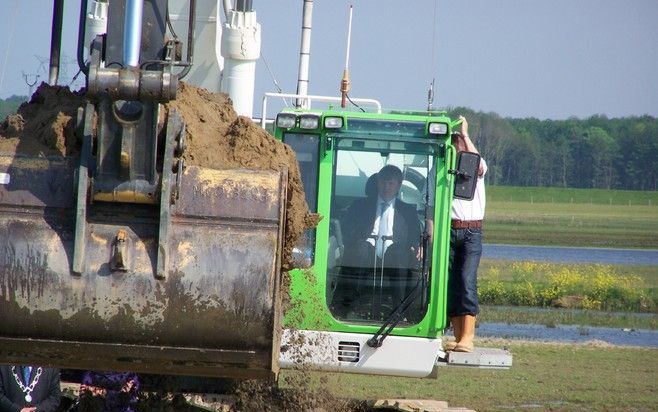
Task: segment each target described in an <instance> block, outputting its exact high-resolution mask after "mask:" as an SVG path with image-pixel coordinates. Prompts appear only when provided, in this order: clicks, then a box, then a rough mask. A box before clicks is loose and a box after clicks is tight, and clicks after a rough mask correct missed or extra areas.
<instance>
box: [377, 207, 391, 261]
mask: <svg viewBox="0 0 658 412" xmlns="http://www.w3.org/2000/svg"><path fill="white" fill-rule="evenodd" d="M389 206H390V203H389V202H381V203H380V205H379V210H380V214H379V230H378V232H377V235H378V236H379V239H378V242H377V256H379V257H380V258H381V257H382V256H383V254H384V243H385V241H384V239H382V236H387V235H388V234H389V233H388V232H389V228H388V213H387V211H388V208H389Z"/></svg>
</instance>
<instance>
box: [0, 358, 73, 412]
mask: <svg viewBox="0 0 658 412" xmlns="http://www.w3.org/2000/svg"><path fill="white" fill-rule="evenodd" d="M59 402H60V388H59V369H53V368H44V367H37V366H18V365H9V366H6V365H3V366H0V412H53V411H55V410H56V409H57V408H58V407H59Z"/></svg>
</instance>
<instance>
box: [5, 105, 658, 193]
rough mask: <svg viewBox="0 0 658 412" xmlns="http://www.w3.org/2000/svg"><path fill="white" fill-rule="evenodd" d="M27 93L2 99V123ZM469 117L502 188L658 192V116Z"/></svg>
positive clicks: (492, 179)
mask: <svg viewBox="0 0 658 412" xmlns="http://www.w3.org/2000/svg"><path fill="white" fill-rule="evenodd" d="M25 100H27V97H25V96H12V97H10V98H8V99H4V100H3V99H0V122H1V121H4V119H5V117H6V116H7V115H9V114H12V113H15V112H16V110H17V109H18V106H19V105H20V104H21V103H22V102H24V101H25ZM448 114H449V115H450V116H451V117H453V118H456V117H457V115H460V114H461V115H464V116H466V118H467V119H468V122H469V126H470V131H469V132H470V134H471V138H472V139H473V141H474V143H475V145H476V146H477V147H478V150H479V151H480V153H481V154H482V156H483V157H484V158H485V159H486V161H487V165H488V166H489V172H488V173H487V176H486V179H487V184H490V185H500V186H537V187H543V186H548V187H571V188H596V189H629V190H658V119H656V118H655V117H651V116H638V117H623V118H614V119H609V118H607V117H606V116H602V115H597V116H592V117H589V118H587V119H583V120H581V119H576V118H570V119H567V120H539V119H536V118H524V119H513V118H503V117H501V116H499V115H497V114H496V113H484V112H476V111H473V110H471V109H469V108H466V107H455V108H450V109H448Z"/></svg>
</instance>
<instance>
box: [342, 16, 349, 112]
mask: <svg viewBox="0 0 658 412" xmlns="http://www.w3.org/2000/svg"><path fill="white" fill-rule="evenodd" d="M351 38H352V5H351V4H350V18H349V24H348V26H347V52H346V53H345V69H343V78H342V79H341V81H340V94H341V100H340V107H343V108H344V107H345V105H346V103H347V101H346V100H347V92H349V91H350V69H349V67H350V40H351Z"/></svg>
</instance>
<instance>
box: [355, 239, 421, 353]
mask: <svg viewBox="0 0 658 412" xmlns="http://www.w3.org/2000/svg"><path fill="white" fill-rule="evenodd" d="M421 239H422V245H423V253H422V266H421V272H420V279H418V281H417V282H416V284H415V285H414V287H413V289H412V290H411V292H409V294H408V295H407V296H406V297H405V298H404V299H402V302H400V303H399V304H398V305H397V306H396V307H395V309H393V312H391V314H390V315H389V316H388V318H387V319H386V320H385V321H384V323H383V324H382V326H381V327H380V328H379V330H377V332H375V334H374V335H373V336H372V337H371V338H370V339H368V341H367V342H366V343H367V344H368V346H370V347H371V348H379V347H380V346H382V344H383V343H384V339H386V337H387V336H388V335H390V333H391V332H392V331H393V329H394V328H395V327H396V326H397V325H398V323H400V321H401V320H402V319H403V318H402V317H403V316H404V314H405V313H406V312H407V310H409V308H410V307H411V304H412V303H414V302H415V301H416V299H417V298H418V297H419V296H421V295H422V293H418V291H421V292H422V291H423V290H424V289H425V288H420V285H421V284H424V283H425V279H426V275H427V273H426V272H427V259H426V256H427V244H428V243H429V242H428V239H429V235H428V234H427V233H426V232H425V233H423V234H422V235H421Z"/></svg>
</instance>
